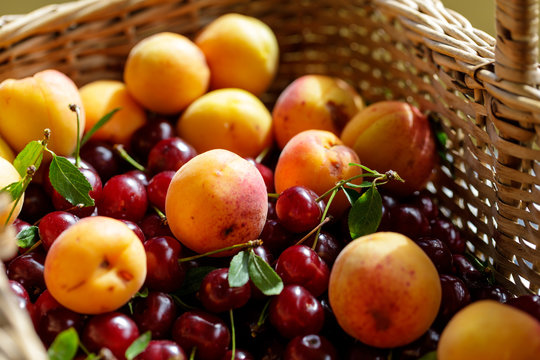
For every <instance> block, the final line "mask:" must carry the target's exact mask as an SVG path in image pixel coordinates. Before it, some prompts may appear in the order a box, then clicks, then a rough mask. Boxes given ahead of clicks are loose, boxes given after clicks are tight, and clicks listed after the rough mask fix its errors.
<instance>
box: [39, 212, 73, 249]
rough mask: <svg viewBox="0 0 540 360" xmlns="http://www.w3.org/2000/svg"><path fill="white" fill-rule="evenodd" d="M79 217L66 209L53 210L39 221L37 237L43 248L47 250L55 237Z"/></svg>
mask: <svg viewBox="0 0 540 360" xmlns="http://www.w3.org/2000/svg"><path fill="white" fill-rule="evenodd" d="M77 221H79V218H78V217H77V216H76V215H73V214H72V213H69V212H67V211H53V212H51V213H48V214H47V215H45V216H44V217H43V218H41V221H40V222H39V227H38V228H39V237H40V239H41V243H42V244H43V247H44V248H45V250H49V248H50V247H51V245H52V244H53V242H54V241H55V240H56V238H57V237H58V236H59V235H60V234H61V233H62V232H63V231H64V230H66V229H67V228H68V227H70V226H71V225H73V224H75V223H76V222H77Z"/></svg>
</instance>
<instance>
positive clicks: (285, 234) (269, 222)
mask: <svg viewBox="0 0 540 360" xmlns="http://www.w3.org/2000/svg"><path fill="white" fill-rule="evenodd" d="M260 238H261V240H262V241H263V244H264V246H266V248H267V249H268V250H270V251H271V252H272V253H273V254H279V253H281V251H282V250H283V249H285V248H286V247H288V246H290V245H292V244H294V240H295V237H294V234H292V233H291V232H290V231H289V230H287V229H285V227H284V226H283V225H282V224H281V222H280V221H279V220H277V219H266V222H265V224H264V227H263V229H262V232H261V235H260Z"/></svg>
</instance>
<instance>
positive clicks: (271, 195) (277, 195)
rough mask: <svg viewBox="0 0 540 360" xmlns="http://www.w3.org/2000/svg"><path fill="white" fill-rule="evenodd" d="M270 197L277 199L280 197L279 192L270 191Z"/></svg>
mask: <svg viewBox="0 0 540 360" xmlns="http://www.w3.org/2000/svg"><path fill="white" fill-rule="evenodd" d="M268 197H269V198H270V199H277V198H279V194H276V193H268Z"/></svg>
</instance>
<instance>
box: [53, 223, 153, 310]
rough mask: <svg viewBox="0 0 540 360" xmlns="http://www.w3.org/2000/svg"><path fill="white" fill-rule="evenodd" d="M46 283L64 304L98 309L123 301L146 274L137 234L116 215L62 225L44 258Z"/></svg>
mask: <svg viewBox="0 0 540 360" xmlns="http://www.w3.org/2000/svg"><path fill="white" fill-rule="evenodd" d="M44 277H45V283H46V285H47V289H49V291H50V293H51V295H52V296H53V297H54V298H55V299H56V300H57V301H58V302H59V303H60V304H62V305H63V306H65V307H67V308H68V309H70V310H73V311H75V312H78V313H82V314H100V313H105V312H109V311H113V310H116V309H118V308H120V307H121V306H123V305H124V304H126V303H127V302H128V301H129V299H131V297H132V296H133V295H134V294H135V293H136V292H137V291H138V290H139V289H140V288H141V286H142V285H143V283H144V280H145V277H146V253H145V251H144V247H143V245H142V243H141V240H140V239H139V237H138V236H137V235H136V234H135V233H134V232H133V231H132V230H131V229H130V228H129V227H128V225H126V224H125V223H123V222H121V221H120V220H116V219H112V218H109V217H104V216H91V217H86V218H83V219H81V220H80V221H78V222H77V223H76V224H74V225H72V226H70V227H69V228H68V229H66V230H65V231H64V232H63V233H61V234H60V236H59V237H58V238H57V239H56V240H55V242H54V243H53V244H52V246H51V248H50V249H49V251H48V253H47V257H46V258H45V270H44Z"/></svg>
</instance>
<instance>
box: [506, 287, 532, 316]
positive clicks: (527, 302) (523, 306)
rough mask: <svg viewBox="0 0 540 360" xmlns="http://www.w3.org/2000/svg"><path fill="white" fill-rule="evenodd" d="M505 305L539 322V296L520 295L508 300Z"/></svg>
mask: <svg viewBox="0 0 540 360" xmlns="http://www.w3.org/2000/svg"><path fill="white" fill-rule="evenodd" d="M506 304H508V305H510V306H513V307H515V308H517V309H520V310H523V311H525V312H526V313H528V314H530V315H532V316H534V317H535V318H536V320H538V321H540V296H538V295H532V294H527V295H520V296H518V297H515V298H510V299H508V300H507V301H506Z"/></svg>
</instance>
